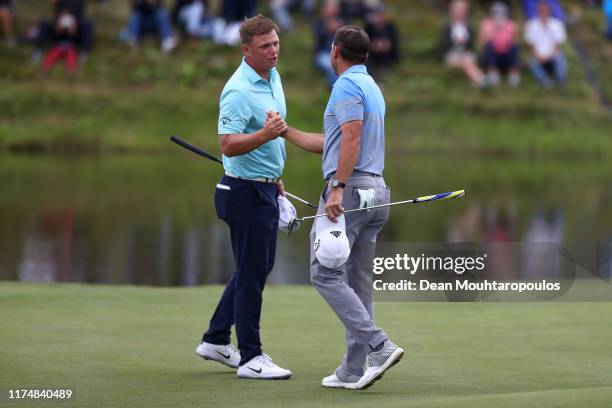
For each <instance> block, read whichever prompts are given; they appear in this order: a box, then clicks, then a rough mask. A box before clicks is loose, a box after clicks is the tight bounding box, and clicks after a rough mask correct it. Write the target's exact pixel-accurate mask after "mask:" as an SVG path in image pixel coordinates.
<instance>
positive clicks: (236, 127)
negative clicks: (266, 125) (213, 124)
mask: <svg viewBox="0 0 612 408" xmlns="http://www.w3.org/2000/svg"><path fill="white" fill-rule="evenodd" d="M251 116H252V112H251V108H250V106H249V104H248V103H247V102H246V100H245V98H244V97H243V96H242V95H241V93H240V91H238V90H230V91H228V92H227V93H226V94H225V95H223V96H222V97H221V103H220V109H219V124H218V127H217V128H218V133H219V134H220V135H231V134H237V133H245V132H246V128H247V125H248V123H249V121H250V120H251Z"/></svg>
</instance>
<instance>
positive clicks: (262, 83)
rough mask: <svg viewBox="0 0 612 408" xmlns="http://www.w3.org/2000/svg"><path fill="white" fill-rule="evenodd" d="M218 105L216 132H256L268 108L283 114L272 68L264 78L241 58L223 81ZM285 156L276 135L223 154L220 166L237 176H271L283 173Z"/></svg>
mask: <svg viewBox="0 0 612 408" xmlns="http://www.w3.org/2000/svg"><path fill="white" fill-rule="evenodd" d="M219 106H220V109H219V125H218V133H219V134H220V135H232V134H241V133H254V132H257V131H258V130H260V129H262V128H263V127H264V123H265V121H266V116H267V112H268V111H273V112H279V113H280V115H281V117H282V118H283V119H285V116H286V115H287V106H286V105H285V94H284V93H283V84H282V83H281V78H280V75H279V74H278V72H277V71H276V68H272V69H271V70H270V74H269V80H268V81H266V80H265V79H263V78H262V77H260V76H259V75H258V74H257V72H255V70H254V69H253V68H251V66H250V65H249V64H247V62H246V61H245V60H244V59H243V60H242V64H240V66H239V67H238V69H237V70H236V72H234V74H233V75H232V77H231V78H230V79H229V81H227V84H225V87H224V88H223V91H222V92H221V99H220V101H219ZM230 137H231V136H230ZM285 159H286V152H285V139H284V138H282V137H278V138H276V139H274V140H270V141H268V142H266V143H264V144H262V145H261V146H259V147H258V148H257V149H254V150H252V151H250V152H248V153H246V154H242V155H240V156H233V157H227V156H225V155H223V167H224V168H225V170H226V171H228V172H230V173H232V174H233V175H235V176H238V177H244V178H258V177H270V178H275V177H280V176H281V174H282V173H283V168H284V167H285Z"/></svg>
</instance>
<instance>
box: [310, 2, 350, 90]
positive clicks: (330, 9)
mask: <svg viewBox="0 0 612 408" xmlns="http://www.w3.org/2000/svg"><path fill="white" fill-rule="evenodd" d="M342 26H343V21H342V20H341V19H340V16H339V9H338V5H337V4H336V3H332V2H327V3H325V4H323V7H322V8H321V17H320V18H319V19H318V20H317V21H316V22H315V26H314V35H315V61H314V62H315V67H316V68H317V69H319V70H320V71H321V72H323V73H324V74H325V76H326V78H327V84H328V85H329V87H330V88H331V87H332V86H333V85H334V82H336V79H337V78H338V76H337V75H336V73H335V72H334V69H333V67H332V65H331V55H330V52H331V46H332V43H333V42H334V34H335V33H336V30H338V29H339V28H340V27H342Z"/></svg>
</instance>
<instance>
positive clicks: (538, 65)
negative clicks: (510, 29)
mask: <svg viewBox="0 0 612 408" xmlns="http://www.w3.org/2000/svg"><path fill="white" fill-rule="evenodd" d="M525 41H526V42H527V44H528V45H529V46H530V47H531V53H532V56H531V58H530V59H529V69H530V70H531V73H532V74H533V76H534V77H535V79H536V80H537V81H538V82H539V83H540V85H542V86H543V87H545V88H552V87H553V85H554V82H555V81H556V82H557V83H558V84H559V85H561V86H563V85H564V84H565V79H566V74H567V63H566V61H565V56H564V55H563V51H562V50H561V47H562V46H563V44H564V43H565V41H566V33H565V25H564V24H563V22H562V21H561V20H559V19H556V18H554V17H552V16H551V9H550V6H549V5H548V2H546V1H541V2H540V4H539V6H538V17H536V18H534V19H531V20H529V21H528V22H527V26H526V27H525Z"/></svg>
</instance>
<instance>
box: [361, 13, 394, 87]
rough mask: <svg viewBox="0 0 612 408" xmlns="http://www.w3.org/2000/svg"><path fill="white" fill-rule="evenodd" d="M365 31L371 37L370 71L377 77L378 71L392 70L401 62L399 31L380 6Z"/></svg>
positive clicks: (370, 18) (370, 16)
mask: <svg viewBox="0 0 612 408" xmlns="http://www.w3.org/2000/svg"><path fill="white" fill-rule="evenodd" d="M365 31H366V33H367V34H368V36H369V37H370V55H369V57H368V70H370V71H371V72H372V74H373V76H376V75H375V74H376V72H377V71H380V70H381V69H388V68H391V66H392V65H393V64H395V63H396V62H397V61H399V51H398V48H399V47H398V35H397V30H396V28H395V25H394V24H393V23H392V22H391V21H389V18H388V17H387V15H386V14H385V10H384V7H383V6H382V5H380V6H378V7H377V8H376V10H374V11H373V12H372V13H370V15H369V16H368V23H367V25H366V29H365Z"/></svg>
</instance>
